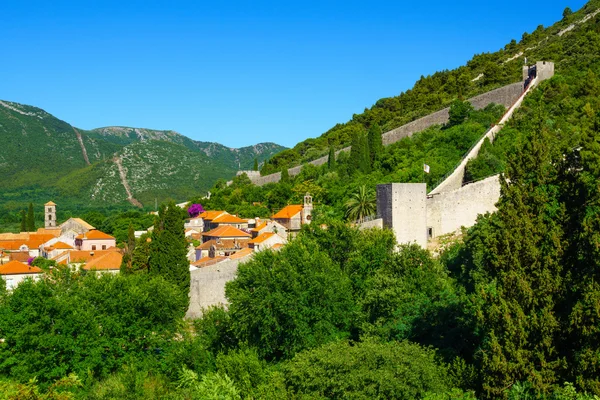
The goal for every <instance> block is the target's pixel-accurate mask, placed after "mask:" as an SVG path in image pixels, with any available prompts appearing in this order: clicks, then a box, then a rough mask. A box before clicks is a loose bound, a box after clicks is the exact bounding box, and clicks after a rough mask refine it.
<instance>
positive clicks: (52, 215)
mask: <svg viewBox="0 0 600 400" xmlns="http://www.w3.org/2000/svg"><path fill="white" fill-rule="evenodd" d="M44 214H45V215H46V217H45V218H44V222H45V224H44V226H45V227H46V228H56V204H55V203H54V202H52V201H49V202H47V203H46V204H44Z"/></svg>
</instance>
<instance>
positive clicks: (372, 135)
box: [369, 124, 383, 167]
mask: <svg viewBox="0 0 600 400" xmlns="http://www.w3.org/2000/svg"><path fill="white" fill-rule="evenodd" d="M381 134H382V133H381V128H380V127H379V124H373V125H371V127H370V128H369V156H370V161H371V167H373V166H374V165H375V161H377V160H378V159H379V157H380V156H381V153H382V152H383V138H382V137H381Z"/></svg>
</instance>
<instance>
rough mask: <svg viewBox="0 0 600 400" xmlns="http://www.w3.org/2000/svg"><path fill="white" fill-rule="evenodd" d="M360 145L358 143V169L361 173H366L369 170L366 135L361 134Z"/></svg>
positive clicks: (368, 151)
mask: <svg viewBox="0 0 600 400" xmlns="http://www.w3.org/2000/svg"><path fill="white" fill-rule="evenodd" d="M360 140H361V145H360V164H359V169H360V171H361V172H362V173H363V174H368V173H370V172H371V157H370V150H369V139H368V138H367V135H361V138H360Z"/></svg>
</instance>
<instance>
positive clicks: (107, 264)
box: [83, 251, 123, 271]
mask: <svg viewBox="0 0 600 400" xmlns="http://www.w3.org/2000/svg"><path fill="white" fill-rule="evenodd" d="M122 262H123V254H121V253H119V252H118V251H111V252H108V253H106V254H102V255H100V256H98V257H94V258H92V259H91V260H90V261H88V262H87V263H86V264H85V265H84V266H83V269H85V270H86V271H90V270H105V271H106V270H116V269H120V268H121V263H122Z"/></svg>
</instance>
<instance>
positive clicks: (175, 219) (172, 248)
mask: <svg viewBox="0 0 600 400" xmlns="http://www.w3.org/2000/svg"><path fill="white" fill-rule="evenodd" d="M184 219H185V212H184V211H183V210H182V209H181V208H179V207H177V206H176V205H175V203H174V202H170V203H169V204H168V205H167V206H165V205H162V206H161V207H160V210H159V213H158V218H157V220H156V223H155V224H154V231H153V233H152V242H151V244H150V260H149V265H150V273H151V274H153V275H161V276H162V277H163V278H165V279H166V280H167V281H169V282H171V283H173V284H175V285H177V286H178V287H179V288H180V289H181V291H182V292H183V293H188V292H189V289H190V271H189V269H190V262H189V260H188V259H187V242H186V240H185V233H184V227H183V223H184ZM184 312H185V310H184Z"/></svg>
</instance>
